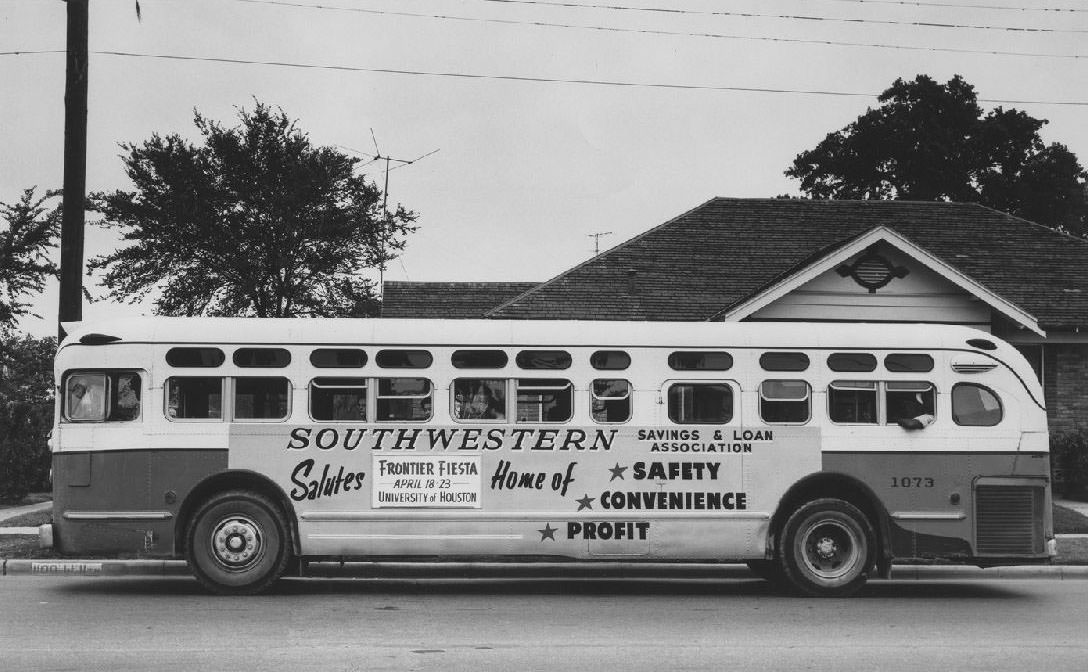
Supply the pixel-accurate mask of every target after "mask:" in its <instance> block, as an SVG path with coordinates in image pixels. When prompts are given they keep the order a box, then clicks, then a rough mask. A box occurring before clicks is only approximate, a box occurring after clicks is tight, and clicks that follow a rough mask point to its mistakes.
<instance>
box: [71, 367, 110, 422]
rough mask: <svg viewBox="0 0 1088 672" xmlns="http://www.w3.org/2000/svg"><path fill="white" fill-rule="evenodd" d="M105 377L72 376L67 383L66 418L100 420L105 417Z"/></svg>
mask: <svg viewBox="0 0 1088 672" xmlns="http://www.w3.org/2000/svg"><path fill="white" fill-rule="evenodd" d="M105 386H106V378H105V376H73V377H72V378H71V379H69V381H68V418H69V419H71V420H102V419H103V418H104V416H105V411H106V409H105V405H104V400H105V398H106V395H105V393H106V390H105Z"/></svg>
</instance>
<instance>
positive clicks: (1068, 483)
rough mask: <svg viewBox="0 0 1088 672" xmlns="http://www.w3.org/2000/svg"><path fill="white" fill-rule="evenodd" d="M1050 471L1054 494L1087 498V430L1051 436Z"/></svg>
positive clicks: (1057, 433)
mask: <svg viewBox="0 0 1088 672" xmlns="http://www.w3.org/2000/svg"><path fill="white" fill-rule="evenodd" d="M1050 471H1051V475H1052V476H1053V484H1054V492H1055V493H1056V494H1061V495H1065V496H1067V497H1077V498H1082V499H1083V498H1088V429H1079V430H1075V431H1071V432H1056V433H1054V434H1051V436H1050Z"/></svg>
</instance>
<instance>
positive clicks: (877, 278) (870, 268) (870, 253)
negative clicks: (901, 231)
mask: <svg viewBox="0 0 1088 672" xmlns="http://www.w3.org/2000/svg"><path fill="white" fill-rule="evenodd" d="M835 272H836V273H838V274H839V275H840V276H842V277H844V278H853V279H854V282H856V283H858V284H859V285H861V286H862V287H864V288H865V289H867V290H869V293H870V294H876V290H878V289H880V288H881V287H883V286H885V285H887V284H888V283H889V282H891V281H892V279H893V278H905V277H907V275H908V274H909V273H910V270H908V269H907V268H904V267H903V266H893V265H892V262H890V261H888V260H887V259H886V258H885V257H884V256H882V255H880V254H878V253H877V252H876V250H874V249H873V248H871V247H870V248H869V249H867V250H865V254H863V255H861V257H859V258H858V259H857V260H855V261H854V263H853V264H843V265H842V266H839V267H838V268H836V269H835Z"/></svg>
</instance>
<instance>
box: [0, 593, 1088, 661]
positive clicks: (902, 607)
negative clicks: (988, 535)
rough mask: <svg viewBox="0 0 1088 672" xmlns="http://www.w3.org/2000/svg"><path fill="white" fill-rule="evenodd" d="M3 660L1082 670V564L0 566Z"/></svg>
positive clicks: (1087, 622)
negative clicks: (462, 568) (540, 574)
mask: <svg viewBox="0 0 1088 672" xmlns="http://www.w3.org/2000/svg"><path fill="white" fill-rule="evenodd" d="M0 588H2V590H0V668H2V669H4V670H27V671H31V670H81V671H82V670H156V671H157V672H170V671H174V670H192V669H201V670H239V669H243V670H262V669H282V670H292V671H295V670H321V671H322V672H331V671H339V670H360V671H362V670H366V671H367V672H370V671H373V670H405V669H413V670H443V671H447V670H563V669H593V670H614V669H618V670H655V671H656V670H668V671H670V672H671V671H674V670H702V669H717V670H728V671H732V670H759V671H760V672H763V671H765V670H775V669H783V670H791V671H795V670H837V671H841V670H910V671H911V672H918V671H919V670H926V671H928V670H986V671H992V670H1017V671H1018V672H1019V671H1021V670H1035V669H1045V670H1048V671H1050V672H1060V671H1063V670H1077V671H1078V672H1081V671H1083V670H1084V669H1086V668H1085V661H1088V581H1056V580H1019V581H1016V580H1011V581H978V580H975V581H960V582H956V581H933V582H924V581H902V582H897V581H891V582H874V583H872V584H870V586H869V587H867V588H866V590H865V592H864V593H863V594H862V595H861V596H860V597H857V598H854V599H850V600H809V599H797V598H788V597H782V596H778V595H775V594H773V593H772V592H770V590H769V589H768V588H767V586H766V584H764V583H762V582H760V581H757V580H725V581H722V580H702V579H699V580H680V579H670V580H653V581H650V580H636V579H629V580H623V581H607V580H583V581H575V582H570V581H560V580H543V579H532V580H519V581H513V580H503V579H488V580H451V579H443V580H435V579H427V580H413V581H406V580H389V579H384V580H375V579H294V580H289V581H284V582H281V584H279V586H278V588H277V590H276V591H275V592H274V593H273V594H270V595H265V596H260V597H256V598H243V599H238V598H215V597H210V596H207V595H205V594H203V593H202V592H201V591H200V590H199V588H198V587H197V585H196V583H195V582H194V581H193V580H191V579H188V578H54V577H32V576H17V577H13V576H9V577H6V578H5V579H4V580H3V584H2V585H0Z"/></svg>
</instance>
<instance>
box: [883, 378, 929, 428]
mask: <svg viewBox="0 0 1088 672" xmlns="http://www.w3.org/2000/svg"><path fill="white" fill-rule="evenodd" d="M936 397H937V392H936V390H935V389H934V387H933V383H927V382H892V381H889V382H887V383H884V401H885V404H886V407H887V409H888V411H887V412H888V419H887V424H889V425H894V424H896V423H901V422H903V421H907V420H912V419H913V420H919V421H920V422H921V423H922V424H923V425H928V424H930V423H932V422H933V420H934V419H935V416H936V410H935V409H936V407H937V403H936Z"/></svg>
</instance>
